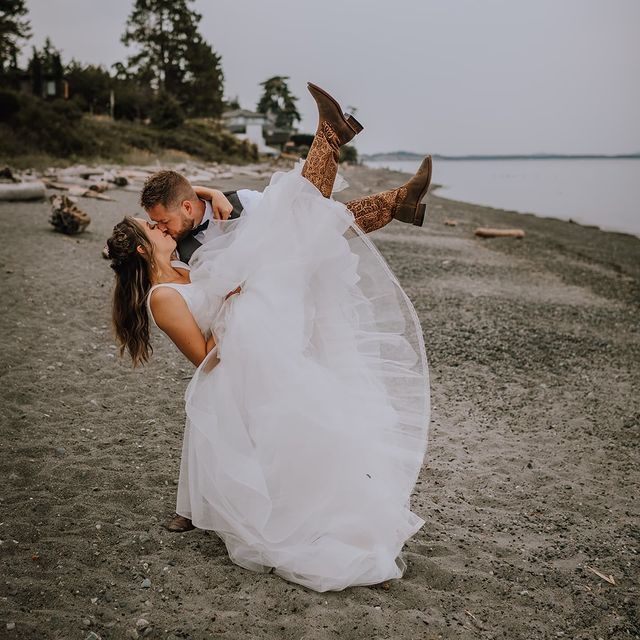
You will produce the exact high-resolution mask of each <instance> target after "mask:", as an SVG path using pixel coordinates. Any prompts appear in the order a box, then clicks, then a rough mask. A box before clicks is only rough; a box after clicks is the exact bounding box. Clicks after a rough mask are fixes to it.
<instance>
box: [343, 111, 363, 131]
mask: <svg viewBox="0 0 640 640" xmlns="http://www.w3.org/2000/svg"><path fill="white" fill-rule="evenodd" d="M344 119H345V122H346V123H347V124H348V125H349V126H350V127H351V128H352V129H353V130H354V131H355V132H356V134H358V133H360V132H361V131H362V130H363V129H364V127H363V126H362V125H361V124H360V123H359V122H358V121H357V120H356V119H355V118H354V117H353V116H352V115H349V114H346V113H345V115H344Z"/></svg>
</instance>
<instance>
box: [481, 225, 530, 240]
mask: <svg viewBox="0 0 640 640" xmlns="http://www.w3.org/2000/svg"><path fill="white" fill-rule="evenodd" d="M475 234H476V235H477V236H478V237H479V238H524V231H523V230H522V229H491V228H488V227H478V228H477V229H476V230H475Z"/></svg>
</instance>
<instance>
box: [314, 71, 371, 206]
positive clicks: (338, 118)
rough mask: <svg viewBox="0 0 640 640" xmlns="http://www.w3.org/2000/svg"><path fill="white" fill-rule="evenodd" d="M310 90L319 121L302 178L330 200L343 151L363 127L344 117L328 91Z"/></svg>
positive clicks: (351, 117) (318, 88) (350, 118)
mask: <svg viewBox="0 0 640 640" xmlns="http://www.w3.org/2000/svg"><path fill="white" fill-rule="evenodd" d="M307 88H308V89H309V93H311V95H312V96H313V99H314V100H315V101H316V104H317V105H318V115H319V121H318V129H317V131H316V135H315V137H314V139H313V143H312V144H311V148H310V149H309V153H308V154H307V159H306V160H305V163H304V166H303V167H302V176H303V177H304V178H306V179H307V180H309V182H311V184H313V185H314V186H315V187H316V188H317V189H318V190H319V191H320V193H322V195H323V196H324V197H325V198H328V197H329V196H330V195H331V192H332V191H333V183H334V181H335V179H336V173H337V172H338V159H339V157H340V147H341V146H342V145H343V144H347V142H349V141H350V140H351V139H352V138H353V137H354V136H355V135H356V134H357V133H360V131H362V129H363V126H362V125H361V124H360V123H359V122H358V121H357V120H356V119H355V118H354V117H353V116H350V115H345V114H343V113H342V109H341V108H340V105H339V104H338V103H337V102H336V100H334V98H332V97H331V96H330V95H329V94H328V93H327V92H326V91H324V90H323V89H321V88H320V87H318V86H316V85H315V84H311V83H310V82H309V83H308V84H307Z"/></svg>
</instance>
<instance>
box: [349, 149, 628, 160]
mask: <svg viewBox="0 0 640 640" xmlns="http://www.w3.org/2000/svg"><path fill="white" fill-rule="evenodd" d="M425 155H426V154H419V153H411V152H408V151H397V152H393V153H374V154H361V155H360V160H361V161H362V162H381V161H385V160H388V161H390V162H404V161H406V162H416V161H418V162H419V161H420V160H422V158H424V156H425ZM432 156H433V159H434V160H631V159H636V160H637V159H640V153H626V154H623V153H621V154H614V155H606V154H596V153H592V154H590V153H585V154H579V155H575V154H560V153H538V154H524V155H508V154H506V155H466V156H448V155H440V154H437V153H434V154H432Z"/></svg>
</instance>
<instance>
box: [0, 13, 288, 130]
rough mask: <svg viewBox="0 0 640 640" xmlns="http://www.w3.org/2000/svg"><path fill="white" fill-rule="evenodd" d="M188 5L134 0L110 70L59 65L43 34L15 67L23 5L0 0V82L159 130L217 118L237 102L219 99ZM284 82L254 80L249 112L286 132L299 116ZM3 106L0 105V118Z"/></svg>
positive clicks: (210, 54) (206, 47)
mask: <svg viewBox="0 0 640 640" xmlns="http://www.w3.org/2000/svg"><path fill="white" fill-rule="evenodd" d="M192 2H193V0H134V2H133V6H132V9H131V12H130V14H129V17H128V19H127V21H126V25H125V29H124V33H123V34H122V37H121V41H122V42H123V44H125V45H126V46H127V48H130V49H132V50H133V51H132V53H131V55H130V56H129V57H128V58H127V60H126V61H124V62H118V63H116V64H115V65H113V66H112V68H111V69H106V68H104V67H103V66H101V65H92V64H85V63H83V62H80V61H77V60H74V59H72V60H71V61H70V62H68V63H66V64H63V61H62V59H61V53H60V50H59V49H57V48H56V47H55V46H54V43H52V42H51V41H50V40H49V39H47V40H46V42H45V44H44V46H43V47H42V48H40V49H38V48H36V47H33V48H32V50H31V55H30V58H29V62H28V65H27V68H26V69H21V68H20V67H19V64H18V57H19V55H20V53H21V51H22V47H23V45H24V44H25V43H26V41H28V39H29V38H30V36H31V28H30V24H29V20H28V11H27V7H26V2H25V0H2V3H1V4H0V86H1V87H2V88H3V89H5V90H16V91H17V90H21V91H25V89H28V90H30V91H31V92H32V93H33V94H34V95H35V96H38V97H40V98H44V99H55V98H61V97H64V98H67V99H68V100H70V101H71V102H72V103H73V105H74V106H76V107H77V108H78V109H80V110H81V111H83V112H89V113H92V114H96V115H101V114H106V115H111V116H113V117H114V118H115V119H127V120H136V121H146V120H150V121H151V122H152V123H154V124H157V125H159V126H162V127H172V126H179V125H180V124H181V123H182V122H183V121H184V119H185V118H219V117H220V116H221V114H222V112H223V110H224V109H225V108H228V107H233V106H239V105H237V104H235V105H234V104H233V103H231V104H228V103H225V100H224V72H223V69H222V59H221V57H220V55H219V54H218V53H216V52H215V51H214V50H213V48H212V47H211V45H210V44H209V43H208V42H207V41H206V40H205V39H204V38H203V37H202V35H201V34H200V32H199V23H200V20H201V18H202V15H201V14H199V13H198V12H196V11H195V10H194V9H193V8H191V6H190V5H191V3H192ZM286 80H287V78H286V77H283V76H274V77H273V78H269V79H268V80H266V81H265V82H263V83H262V87H263V95H262V97H261V98H260V101H259V103H258V105H257V110H258V111H259V112H261V113H264V114H266V115H269V116H270V117H271V119H272V121H273V122H274V124H275V126H277V127H284V128H289V129H292V128H293V126H294V125H295V123H296V122H299V121H300V114H299V113H298V110H297V108H296V101H297V98H295V97H294V96H293V95H292V94H291V92H290V91H289V87H288V86H287V82H286ZM5 100H7V98H6V97H5ZM8 100H9V102H11V99H8ZM10 109H11V104H9V105H6V104H5V105H4V106H3V105H2V104H0V117H2V111H5V112H6V111H7V110H10Z"/></svg>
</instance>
